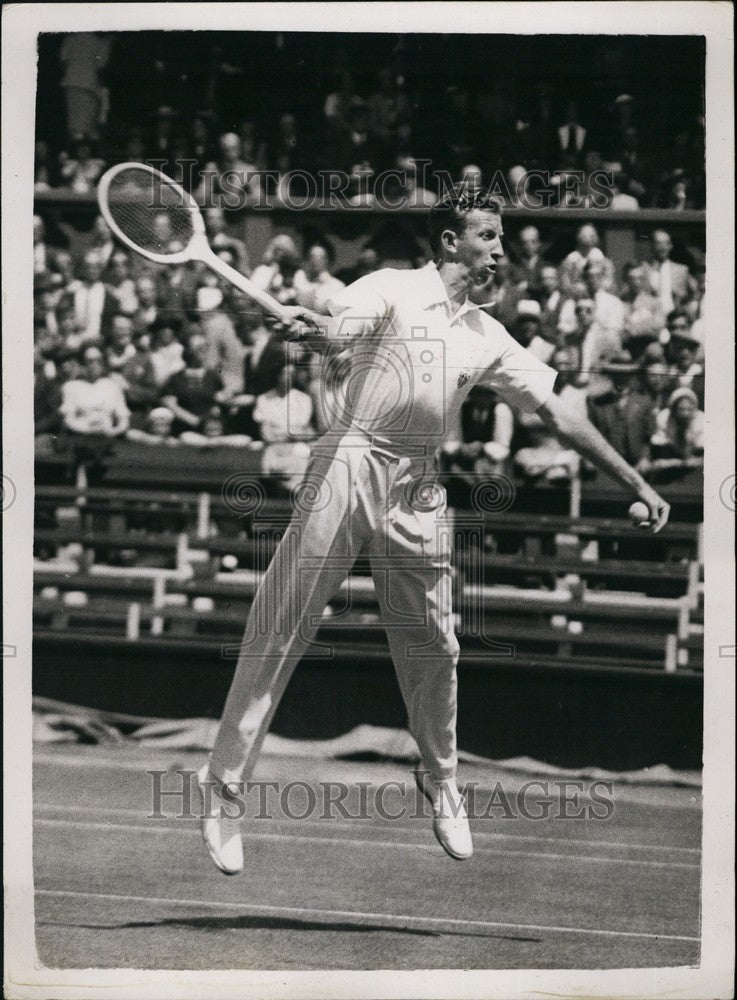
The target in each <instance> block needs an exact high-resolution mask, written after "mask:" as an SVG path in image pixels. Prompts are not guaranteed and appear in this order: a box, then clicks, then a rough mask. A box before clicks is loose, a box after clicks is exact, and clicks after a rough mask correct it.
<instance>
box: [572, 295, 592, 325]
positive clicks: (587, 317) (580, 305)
mask: <svg viewBox="0 0 737 1000" xmlns="http://www.w3.org/2000/svg"><path fill="white" fill-rule="evenodd" d="M594 308H595V307H594V303H593V302H591V301H589V300H588V299H585V300H584V301H582V302H577V303H576V323H577V324H578V328H579V330H581V331H586V330H588V328H589V327H590V326H591V324H592V323H593V322H594Z"/></svg>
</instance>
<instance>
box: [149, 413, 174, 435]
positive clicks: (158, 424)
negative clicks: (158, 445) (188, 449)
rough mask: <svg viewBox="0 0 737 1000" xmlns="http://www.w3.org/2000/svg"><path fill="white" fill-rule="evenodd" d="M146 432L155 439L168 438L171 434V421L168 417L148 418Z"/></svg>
mask: <svg viewBox="0 0 737 1000" xmlns="http://www.w3.org/2000/svg"><path fill="white" fill-rule="evenodd" d="M148 430H149V433H150V434H155V435H156V436H157V437H162V438H163V437H168V436H169V434H170V432H171V419H170V418H169V417H159V416H156V417H149V419H148Z"/></svg>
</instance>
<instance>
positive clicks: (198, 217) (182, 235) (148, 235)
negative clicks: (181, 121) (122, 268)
mask: <svg viewBox="0 0 737 1000" xmlns="http://www.w3.org/2000/svg"><path fill="white" fill-rule="evenodd" d="M97 200H98V203H99V205H100V211H101V212H102V215H103V218H104V219H105V221H106V222H107V224H108V225H109V226H110V228H111V229H112V231H113V233H114V234H115V235H116V236H117V237H118V239H119V240H121V242H123V243H125V245H126V246H129V247H130V248H131V250H135V251H136V253H139V254H141V256H142V257H146V258H147V259H148V260H152V261H154V262H155V263H157V264H185V263H187V262H188V261H193V260H198V261H200V262H201V263H203V264H205V265H206V266H207V267H209V268H210V270H211V271H214V272H215V273H216V274H219V275H220V276H221V277H222V278H225V280H226V281H229V282H230V283H231V284H232V285H235V287H236V288H238V289H240V291H241V292H243V293H244V294H245V295H248V297H249V298H251V299H253V300H254V302H258V304H259V305H260V306H262V307H263V308H264V309H265V310H266V311H267V312H269V313H271V314H272V315H273V316H277V317H278V318H279V319H281V320H283V321H284V322H286V323H289V322H291V321H292V320H293V318H294V317H293V315H292V313H290V311H289V310H288V309H287V308H285V307H284V306H283V305H282V304H281V303H280V302H277V300H276V299H275V298H273V297H272V296H271V295H269V294H268V292H265V291H264V290H263V289H262V288H259V287H258V286H257V285H254V283H253V282H252V281H250V280H249V279H248V278H246V277H245V276H244V275H242V274H240V272H238V271H236V270H235V268H233V267H230V265H229V264H226V263H225V261H223V260H221V259H220V257H218V256H217V254H215V253H214V252H213V250H212V249H211V247H210V245H209V243H208V242H207V233H206V231H205V221H204V219H203V218H202V213H201V212H200V208H199V205H198V204H197V202H196V201H195V200H194V198H193V197H192V196H191V195H190V194H188V193H187V192H186V191H185V190H184V188H183V187H181V186H180V185H179V184H177V183H176V182H175V181H173V180H172V179H171V178H170V177H167V176H166V175H165V174H162V173H161V171H160V170H156V169H155V168H154V167H150V166H148V164H146V163H118V164H117V165H116V166H114V167H111V168H110V170H108V171H106V172H105V173H104V174H103V175H102V177H101V178H100V182H99V184H98V187H97Z"/></svg>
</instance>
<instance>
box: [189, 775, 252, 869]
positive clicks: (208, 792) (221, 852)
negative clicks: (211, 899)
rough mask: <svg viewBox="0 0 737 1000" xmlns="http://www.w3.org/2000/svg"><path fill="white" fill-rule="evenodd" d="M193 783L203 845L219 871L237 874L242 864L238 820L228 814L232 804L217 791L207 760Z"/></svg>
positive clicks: (241, 844) (241, 846) (215, 780)
mask: <svg viewBox="0 0 737 1000" xmlns="http://www.w3.org/2000/svg"><path fill="white" fill-rule="evenodd" d="M197 784H198V786H199V789H200V794H201V796H202V818H201V820H200V824H201V829H202V839H203V840H204V841H205V846H206V847H207V849H208V851H209V852H210V857H211V858H212V860H213V861H214V862H215V864H216V865H217V866H218V868H219V869H220V871H221V872H224V874H225V875H237V874H238V872H239V871H241V870H242V868H243V842H242V840H241V824H240V820H239V819H232V818H231V817H230V816H229V815H228V809H230V810H232V809H233V804H232V803H227V802H226V801H225V799H223V798H222V797H221V796H220V795H219V794H218V791H217V789H218V785H219V784H220V783H219V782H218V780H217V778H215V777H214V776H213V775H211V774H210V769H209V767H208V766H207V764H205V765H204V767H202V768H201V769H200V770H199V771H198V773H197Z"/></svg>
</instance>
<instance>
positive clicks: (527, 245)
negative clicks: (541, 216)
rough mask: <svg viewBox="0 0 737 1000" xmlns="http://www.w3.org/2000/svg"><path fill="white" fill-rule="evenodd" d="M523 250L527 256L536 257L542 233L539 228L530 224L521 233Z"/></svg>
mask: <svg viewBox="0 0 737 1000" xmlns="http://www.w3.org/2000/svg"><path fill="white" fill-rule="evenodd" d="M519 239H520V244H521V246H522V252H523V253H524V255H525V257H535V256H536V255H537V254H538V252H539V250H540V234H539V233H538V231H537V229H533V228H532V227H531V226H528V227H527V228H526V229H523V230H522V232H521V233H520V234H519Z"/></svg>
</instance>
